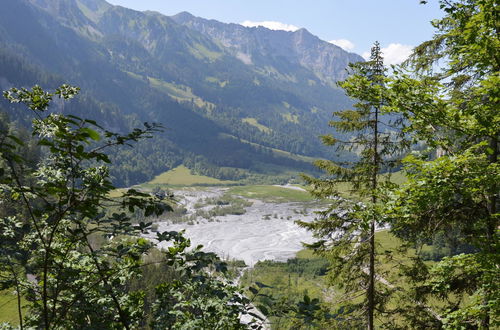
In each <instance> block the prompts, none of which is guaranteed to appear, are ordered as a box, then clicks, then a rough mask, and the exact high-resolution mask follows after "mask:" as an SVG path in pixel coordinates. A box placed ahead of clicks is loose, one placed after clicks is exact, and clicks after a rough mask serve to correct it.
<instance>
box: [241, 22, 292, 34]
mask: <svg viewBox="0 0 500 330" xmlns="http://www.w3.org/2000/svg"><path fill="white" fill-rule="evenodd" d="M241 25H243V26H246V27H257V26H263V27H265V28H268V29H269V30H284V31H292V32H293V31H297V30H298V29H299V27H297V26H295V25H291V24H285V23H281V22H276V21H262V22H253V21H244V22H243V23H241Z"/></svg>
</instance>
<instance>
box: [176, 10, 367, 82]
mask: <svg viewBox="0 0 500 330" xmlns="http://www.w3.org/2000/svg"><path fill="white" fill-rule="evenodd" d="M172 19H173V20H174V21H176V22H177V23H179V24H182V25H184V26H188V27H189V28H191V29H193V30H196V31H199V32H201V33H202V34H204V35H206V36H210V37H212V38H214V39H215V40H217V41H219V42H220V43H221V44H222V45H223V46H224V47H226V48H228V49H229V50H230V51H231V53H232V54H233V55H234V56H236V57H237V58H239V59H240V60H241V61H242V62H243V63H245V64H248V65H251V64H253V65H257V66H260V67H264V66H265V65H268V64H270V63H273V62H280V61H284V60H286V61H288V62H290V63H291V64H299V65H301V66H303V67H305V68H307V69H309V70H311V71H312V72H314V73H315V74H316V75H317V76H318V78H320V79H322V80H325V81H328V82H336V81H338V80H343V79H345V78H346V71H345V68H346V67H347V65H348V64H349V63H351V62H359V61H363V58H362V57H361V56H359V55H357V54H354V53H348V52H346V51H344V50H343V49H342V48H340V47H338V46H336V45H333V44H331V43H328V42H326V41H323V40H321V39H319V38H318V37H316V36H314V35H312V34H311V33H309V31H307V30H306V29H304V28H302V29H300V30H297V31H295V32H289V31H274V30H269V29H267V28H264V27H253V28H248V27H244V26H242V25H239V24H224V23H221V22H218V21H215V20H206V19H203V18H199V17H195V16H193V15H191V14H190V13H188V12H182V13H179V14H177V15H175V16H173V17H172Z"/></svg>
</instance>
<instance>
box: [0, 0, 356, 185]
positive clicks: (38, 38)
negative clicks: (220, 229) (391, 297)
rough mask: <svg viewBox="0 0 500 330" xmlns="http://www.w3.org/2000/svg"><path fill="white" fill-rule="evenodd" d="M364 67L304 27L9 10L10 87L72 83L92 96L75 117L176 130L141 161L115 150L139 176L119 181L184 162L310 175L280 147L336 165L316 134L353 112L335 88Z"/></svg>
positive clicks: (1, 81) (31, 6) (10, 6)
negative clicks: (341, 113) (335, 114)
mask: <svg viewBox="0 0 500 330" xmlns="http://www.w3.org/2000/svg"><path fill="white" fill-rule="evenodd" d="M359 60H362V59H361V57H359V56H358V55H355V54H350V53H347V52H345V51H343V50H342V49H340V48H339V47H337V46H334V45H331V44H329V43H327V42H324V41H321V40H320V39H318V38H317V37H315V36H313V35H311V34H310V33H309V32H307V31H306V30H305V29H301V30H298V31H296V32H285V31H271V30H268V29H265V28H246V27H243V26H240V25H237V24H224V23H220V22H217V21H213V20H205V19H202V18H197V17H194V16H192V15H190V14H188V13H181V14H178V15H176V16H173V17H167V16H164V15H161V14H159V13H155V12H138V11H134V10H130V9H127V8H123V7H120V6H113V5H110V4H109V3H107V2H105V1H103V0H7V1H6V2H5V3H4V4H3V7H2V11H0V87H1V88H2V89H7V88H9V87H10V86H20V85H21V86H30V85H33V84H35V83H37V82H38V83H45V84H47V86H44V87H48V88H53V87H55V86H56V84H57V83H60V82H62V81H64V82H68V83H72V84H75V85H78V86H80V87H81V88H82V90H83V91H84V92H85V96H84V97H82V100H81V101H80V102H79V107H76V108H75V107H74V109H73V110H75V111H77V112H78V111H79V113H81V114H83V115H88V114H89V112H88V111H86V110H85V109H86V108H91V109H96V110H95V111H93V112H91V114H92V115H94V116H95V117H97V118H94V119H96V120H98V121H100V122H101V121H104V123H103V124H104V125H106V126H107V127H109V128H113V129H118V130H126V129H129V128H130V127H133V126H134V125H136V124H137V123H138V122H141V121H155V122H161V123H163V124H164V125H165V126H166V127H167V130H166V131H165V133H163V134H161V135H160V136H158V138H157V139H156V140H155V142H153V143H152V144H151V143H150V146H149V147H148V148H141V150H139V152H138V153H136V154H135V155H133V156H132V155H130V153H128V152H125V151H123V152H122V153H117V155H116V160H117V161H119V162H120V166H121V165H122V164H123V163H125V164H127V166H122V167H124V168H128V169H129V170H131V171H132V172H133V173H136V174H134V175H133V176H132V177H131V175H130V173H127V171H126V170H125V169H123V170H117V171H116V172H115V175H116V177H117V180H118V182H119V183H121V184H130V183H135V182H137V181H138V180H145V179H147V178H149V177H151V176H152V175H154V174H157V173H158V172H159V171H163V170H166V169H168V168H171V167H172V166H175V165H177V164H179V163H181V162H184V163H188V164H191V165H193V164H194V165H193V166H194V167H196V168H198V169H200V170H203V169H208V168H209V169H211V171H212V172H213V171H215V172H216V174H217V173H218V172H217V171H216V170H213V169H214V168H219V169H220V168H225V169H226V170H225V171H224V173H226V175H227V176H231V175H230V174H228V173H230V172H231V171H230V170H229V169H227V168H243V169H246V170H251V171H254V172H259V171H260V172H266V171H269V169H270V168H272V169H273V170H276V171H279V169H281V170H285V169H299V170H304V169H307V168H309V165H308V164H305V163H304V162H303V160H301V158H300V157H299V158H297V157H296V156H293V155H290V154H288V153H283V152H278V153H277V152H276V151H275V150H274V151H273V149H271V148H274V149H280V150H283V151H286V152H290V153H294V154H302V155H307V156H317V157H318V156H319V157H332V156H333V154H332V153H331V151H330V150H328V149H327V148H324V147H323V146H322V145H321V143H320V142H319V141H318V139H317V136H318V135H320V134H323V133H325V132H327V131H328V127H327V121H328V120H329V119H330V117H331V112H332V111H334V110H339V109H342V108H345V107H348V106H349V105H350V100H348V99H347V98H346V97H345V96H344V94H343V92H342V91H340V90H339V89H338V88H336V87H335V85H334V83H335V81H337V80H338V79H342V78H344V77H345V74H346V73H345V68H346V66H347V64H348V63H349V62H351V61H359ZM28 63H29V64H28ZM14 67H15V68H17V69H16V70H13V68H14ZM49 76H50V77H51V78H50V79H49V78H47V77H49ZM0 105H1V104H0ZM3 107H4V108H9V106H7V105H6V104H5V103H4V104H3ZM110 113H112V114H113V116H115V117H120V119H119V120H113V116H110ZM11 115H12V116H14V117H15V116H16V114H15V113H14V112H12V113H11ZM162 146H163V147H162ZM124 155H127V156H126V157H125V156H124ZM150 159H155V163H154V164H148V165H146V164H145V163H148V160H150ZM134 162H135V163H134ZM139 163H140V165H138V164H139ZM193 166H192V167H193ZM145 169H146V170H145ZM233 172H234V173H241V171H240V170H237V171H236V170H235V171H233ZM125 177H126V178H125Z"/></svg>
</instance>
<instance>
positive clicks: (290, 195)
mask: <svg viewBox="0 0 500 330" xmlns="http://www.w3.org/2000/svg"><path fill="white" fill-rule="evenodd" d="M227 193H228V194H231V195H239V196H243V197H246V198H252V199H260V200H263V201H268V202H279V203H283V202H311V201H314V200H315V199H314V197H312V196H311V194H309V192H307V191H301V190H295V189H289V188H283V187H277V186H266V185H255V186H237V187H231V188H230V189H229V191H228V192H227Z"/></svg>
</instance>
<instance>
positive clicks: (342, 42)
mask: <svg viewBox="0 0 500 330" xmlns="http://www.w3.org/2000/svg"><path fill="white" fill-rule="evenodd" d="M329 43H331V44H334V45H337V46H339V47H341V48H342V49H344V50H351V49H353V48H354V44H353V43H352V42H351V41H349V40H347V39H336V40H330V41H329Z"/></svg>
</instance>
